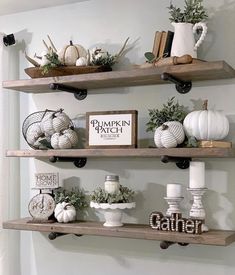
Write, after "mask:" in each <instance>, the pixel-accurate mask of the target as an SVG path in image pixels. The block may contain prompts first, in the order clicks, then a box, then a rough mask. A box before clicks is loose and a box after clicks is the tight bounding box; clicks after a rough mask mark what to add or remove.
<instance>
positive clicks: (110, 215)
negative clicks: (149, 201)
mask: <svg viewBox="0 0 235 275" xmlns="http://www.w3.org/2000/svg"><path fill="white" fill-rule="evenodd" d="M90 207H93V208H95V209H98V210H101V211H102V212H103V213H104V218H105V223H104V224H103V226H106V227H118V226H123V223H122V213H123V210H124V209H131V208H134V207H135V202H130V203H113V204H109V203H96V202H93V201H91V202H90Z"/></svg>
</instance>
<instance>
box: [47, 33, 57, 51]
mask: <svg viewBox="0 0 235 275" xmlns="http://www.w3.org/2000/svg"><path fill="white" fill-rule="evenodd" d="M47 37H48V39H49V41H50V43H51V47H52V49H53V51H54V52H57V49H56V47H55V45H54V43H53V42H52V40H51V38H50V36H49V35H47Z"/></svg>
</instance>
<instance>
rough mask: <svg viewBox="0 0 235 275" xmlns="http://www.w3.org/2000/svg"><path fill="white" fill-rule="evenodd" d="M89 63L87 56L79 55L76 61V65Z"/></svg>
mask: <svg viewBox="0 0 235 275" xmlns="http://www.w3.org/2000/svg"><path fill="white" fill-rule="evenodd" d="M87 65H88V60H87V58H86V57H84V56H82V57H79V58H78V59H77V61H76V66H78V67H79V66H87Z"/></svg>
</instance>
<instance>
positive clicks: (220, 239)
mask: <svg viewBox="0 0 235 275" xmlns="http://www.w3.org/2000/svg"><path fill="white" fill-rule="evenodd" d="M29 220H30V218H24V219H19V220H13V221H6V222H4V223H3V228H4V229H15V230H29V231H39V232H48V233H49V232H57V233H64V234H77V235H93V236H106V237H119V238H131V239H144V240H155V241H168V242H176V243H190V244H205V245H218V246H227V245H229V244H231V243H233V242H234V241H235V232H234V231H222V230H210V231H209V232H205V233H203V234H201V235H193V234H186V233H176V232H170V233H168V232H164V231H156V230H153V229H152V228H151V227H150V226H148V225H141V224H125V225H124V226H123V227H113V228H108V227H104V226H103V225H102V223H101V222H88V221H81V222H73V223H68V224H61V223H52V224H34V223H27V221H29Z"/></svg>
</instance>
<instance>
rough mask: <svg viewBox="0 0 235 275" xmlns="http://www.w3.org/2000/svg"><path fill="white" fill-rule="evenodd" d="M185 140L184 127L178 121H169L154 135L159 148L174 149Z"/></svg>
mask: <svg viewBox="0 0 235 275" xmlns="http://www.w3.org/2000/svg"><path fill="white" fill-rule="evenodd" d="M184 138H185V134H184V128H183V125H182V124H181V123H180V122H178V121H168V122H165V123H164V124H163V125H162V126H160V127H158V128H157V129H156V131H155V134H154V142H155V144H156V146H157V147H165V148H174V147H177V145H178V144H181V143H183V141H184Z"/></svg>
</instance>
